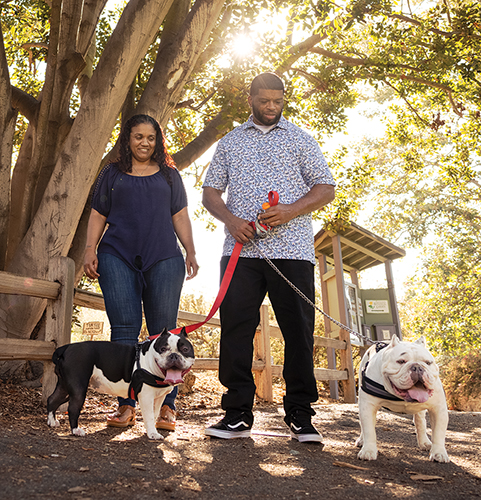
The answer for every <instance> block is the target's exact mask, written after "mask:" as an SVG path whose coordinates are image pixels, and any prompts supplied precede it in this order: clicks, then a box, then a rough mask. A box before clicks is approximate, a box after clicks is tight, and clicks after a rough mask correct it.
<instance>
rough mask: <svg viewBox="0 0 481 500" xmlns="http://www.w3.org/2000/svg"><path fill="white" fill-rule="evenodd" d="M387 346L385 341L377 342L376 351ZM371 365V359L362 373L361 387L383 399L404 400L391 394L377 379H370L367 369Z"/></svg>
mask: <svg viewBox="0 0 481 500" xmlns="http://www.w3.org/2000/svg"><path fill="white" fill-rule="evenodd" d="M385 347H387V344H386V343H384V342H379V343H377V344H376V352H379V351H380V350H382V349H384V348H385ZM368 365H369V361H368V362H367V363H366V365H365V366H364V368H363V370H362V373H361V389H362V390H363V391H364V392H365V393H366V394H370V395H371V396H375V397H376V398H381V399H388V400H389V401H404V400H403V399H401V398H398V397H397V396H395V395H394V394H391V393H390V392H387V391H386V389H385V388H384V386H383V385H382V384H379V383H378V382H376V381H375V380H372V379H370V378H369V377H368V376H367V375H366V370H367V367H368Z"/></svg>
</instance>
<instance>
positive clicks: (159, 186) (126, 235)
mask: <svg viewBox="0 0 481 500" xmlns="http://www.w3.org/2000/svg"><path fill="white" fill-rule="evenodd" d="M170 176H171V179H172V186H169V184H168V182H167V180H166V178H165V177H164V175H163V174H162V173H161V172H160V171H159V172H157V173H155V174H153V175H148V176H145V177H136V176H133V175H129V174H124V173H122V172H121V171H120V170H119V169H118V168H117V166H116V164H115V163H112V164H109V165H106V166H105V167H104V168H103V169H102V171H101V172H100V174H99V176H98V178H97V181H96V185H95V189H94V193H93V197H92V204H91V206H92V208H94V209H95V210H97V212H99V213H100V214H102V215H103V216H105V217H107V224H108V228H107V230H106V231H105V233H104V235H103V237H102V239H101V241H100V244H99V246H98V249H97V252H98V253H109V254H112V255H115V256H116V257H119V258H120V259H122V260H123V261H124V262H125V263H126V264H128V265H129V266H130V267H131V268H132V269H134V270H138V271H141V272H145V271H148V270H149V269H150V268H151V267H152V266H153V265H154V264H156V263H157V262H159V261H160V260H164V259H168V258H170V257H175V256H178V255H182V252H181V250H180V248H179V245H178V243H177V237H176V234H175V231H174V225H173V223H172V216H173V215H174V214H176V213H177V212H179V211H180V210H182V209H183V208H185V207H186V206H187V195H186V193H185V188H184V185H183V183H182V178H181V177H180V174H179V172H178V171H177V170H176V169H172V170H170Z"/></svg>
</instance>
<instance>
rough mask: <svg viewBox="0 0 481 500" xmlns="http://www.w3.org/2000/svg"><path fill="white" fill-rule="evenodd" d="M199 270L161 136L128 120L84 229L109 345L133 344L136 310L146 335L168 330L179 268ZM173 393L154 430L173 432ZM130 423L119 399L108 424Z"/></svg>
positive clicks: (130, 405)
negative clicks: (117, 155) (115, 156)
mask: <svg viewBox="0 0 481 500" xmlns="http://www.w3.org/2000/svg"><path fill="white" fill-rule="evenodd" d="M106 228H107V229H106ZM104 231H105V233H104ZM177 238H178V239H179V240H180V242H181V244H182V246H183V247H184V249H185V262H184V257H183V256H182V252H181V250H180V248H179V245H178V243H177ZM99 241H100V243H99ZM97 245H98V247H97ZM198 268H199V266H198V264H197V261H196V258H195V248H194V241H193V237H192V226H191V223H190V219H189V215H188V212H187V197H186V193H185V189H184V186H183V183H182V179H181V177H180V174H179V172H178V171H177V169H176V168H175V165H174V162H173V160H172V158H171V157H170V155H169V154H168V153H167V150H166V147H165V142H164V136H163V134H162V130H161V129H160V126H159V124H158V123H157V122H156V121H155V120H154V119H153V118H151V117H150V116H147V115H135V116H133V117H132V118H130V119H129V120H128V121H127V123H126V124H125V126H124V128H123V130H122V132H121V135H120V153H119V159H118V161H117V162H116V163H112V164H109V165H107V166H106V167H104V168H103V170H102V171H101V172H100V174H99V176H98V179H97V182H96V185H95V189H94V194H93V197H92V211H91V214H90V219H89V223H88V229H87V245H86V249H85V260H84V270H85V273H86V274H87V276H88V277H89V278H92V279H95V278H98V280H99V285H100V288H101V289H102V293H103V296H104V301H105V309H106V311H107V316H108V318H109V322H110V325H111V340H112V341H113V342H122V343H124V344H132V345H134V344H136V343H137V341H138V337H139V333H140V329H141V326H142V307H143V310H144V314H145V321H146V324H147V329H148V331H149V334H150V335H155V334H157V333H160V332H161V331H162V330H163V329H164V328H167V329H169V330H171V329H173V328H175V327H176V323H177V312H178V308H179V300H180V293H181V290H182V284H183V281H184V277H185V273H186V269H187V279H188V280H189V279H192V278H193V277H194V276H196V274H197V271H198ZM176 394H177V387H176V388H175V389H174V391H172V392H171V393H170V394H169V395H168V396H167V397H166V398H165V401H164V405H163V406H162V409H161V414H160V416H159V418H158V420H157V428H159V429H167V430H174V429H175V405H174V400H175V396H176ZM134 423H135V401H134V400H132V399H122V398H119V408H118V410H117V411H116V412H115V413H113V414H112V415H109V416H108V417H107V425H109V426H112V427H127V426H129V425H134Z"/></svg>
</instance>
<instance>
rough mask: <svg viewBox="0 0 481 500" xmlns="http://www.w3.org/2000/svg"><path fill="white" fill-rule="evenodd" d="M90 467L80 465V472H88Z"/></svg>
mask: <svg viewBox="0 0 481 500" xmlns="http://www.w3.org/2000/svg"><path fill="white" fill-rule="evenodd" d="M89 470H90V469H89V468H88V467H80V469H79V471H80V472H88V471H89Z"/></svg>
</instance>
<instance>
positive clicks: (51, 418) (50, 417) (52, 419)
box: [47, 414, 60, 427]
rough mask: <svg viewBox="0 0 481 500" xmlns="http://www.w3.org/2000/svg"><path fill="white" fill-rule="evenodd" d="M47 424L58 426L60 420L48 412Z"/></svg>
mask: <svg viewBox="0 0 481 500" xmlns="http://www.w3.org/2000/svg"><path fill="white" fill-rule="evenodd" d="M47 425H48V426H49V427H59V426H60V422H59V421H58V420H57V419H56V418H55V417H54V416H53V415H52V414H49V415H48V417H47Z"/></svg>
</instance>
